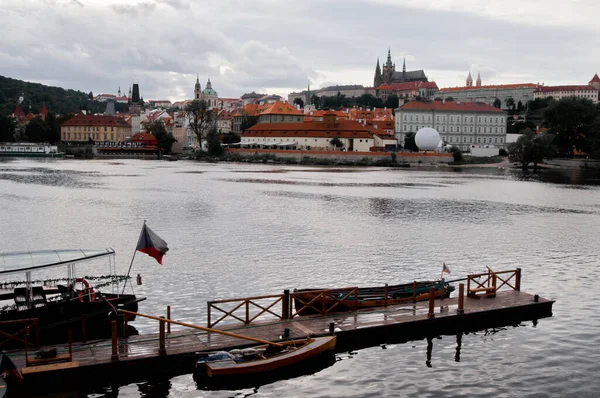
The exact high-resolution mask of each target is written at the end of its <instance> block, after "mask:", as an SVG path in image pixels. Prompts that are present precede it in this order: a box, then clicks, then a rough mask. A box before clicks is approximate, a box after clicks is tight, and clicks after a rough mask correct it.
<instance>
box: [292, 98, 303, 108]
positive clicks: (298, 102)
mask: <svg viewBox="0 0 600 398" xmlns="http://www.w3.org/2000/svg"><path fill="white" fill-rule="evenodd" d="M293 103H294V105H300V108H304V101H302V98H300V97H298V98H294V102H293Z"/></svg>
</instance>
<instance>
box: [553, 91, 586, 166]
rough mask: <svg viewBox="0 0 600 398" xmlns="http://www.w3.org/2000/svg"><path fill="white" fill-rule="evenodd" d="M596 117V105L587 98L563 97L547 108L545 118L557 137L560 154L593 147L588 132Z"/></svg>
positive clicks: (568, 153)
mask: <svg viewBox="0 0 600 398" xmlns="http://www.w3.org/2000/svg"><path fill="white" fill-rule="evenodd" d="M596 117H597V110H596V107H595V106H594V104H593V103H592V101H590V100H589V99H585V98H577V97H567V98H562V99H560V100H559V101H556V102H552V103H551V104H550V106H548V108H546V110H545V111H544V120H545V122H546V126H547V127H548V128H549V131H550V133H552V134H553V135H554V136H555V137H556V140H555V142H556V146H557V147H558V153H559V155H561V156H564V155H567V156H571V155H573V150H574V149H577V150H580V151H584V152H587V151H589V150H590V149H591V140H590V139H588V138H587V137H586V133H587V131H588V129H589V128H590V125H591V124H592V122H593V121H594V119H595V118H596Z"/></svg>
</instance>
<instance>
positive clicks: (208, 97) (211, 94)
mask: <svg viewBox="0 0 600 398" xmlns="http://www.w3.org/2000/svg"><path fill="white" fill-rule="evenodd" d="M194 99H197V100H204V101H206V104H207V105H208V108H209V109H212V108H216V107H217V106H218V102H219V95H218V94H217V92H216V91H215V90H214V89H213V88H212V83H211V82H210V77H209V78H208V81H207V82H206V88H205V89H204V90H201V87H200V79H199V78H198V77H197V76H196V85H195V86H194Z"/></svg>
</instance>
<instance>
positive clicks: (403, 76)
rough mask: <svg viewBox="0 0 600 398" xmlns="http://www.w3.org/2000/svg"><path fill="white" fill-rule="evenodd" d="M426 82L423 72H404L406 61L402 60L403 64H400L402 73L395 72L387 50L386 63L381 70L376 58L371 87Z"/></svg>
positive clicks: (394, 66)
mask: <svg viewBox="0 0 600 398" xmlns="http://www.w3.org/2000/svg"><path fill="white" fill-rule="evenodd" d="M426 81H427V76H425V72H424V71H423V70H412V71H408V72H407V71H406V59H404V62H403V63H402V72H396V64H393V63H392V55H391V53H390V50H389V49H388V55H387V61H386V62H385V64H384V65H383V68H381V67H380V66H379V58H377V66H376V67H375V79H374V81H373V87H379V86H380V85H382V84H394V83H404V82H426Z"/></svg>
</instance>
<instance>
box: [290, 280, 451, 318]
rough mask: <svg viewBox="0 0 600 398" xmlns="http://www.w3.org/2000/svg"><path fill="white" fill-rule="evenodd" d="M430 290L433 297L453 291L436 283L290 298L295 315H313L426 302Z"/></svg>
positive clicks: (303, 292) (302, 292) (307, 292)
mask: <svg viewBox="0 0 600 398" xmlns="http://www.w3.org/2000/svg"><path fill="white" fill-rule="evenodd" d="M431 288H433V289H434V292H435V296H436V297H437V298H442V297H443V298H448V297H450V293H451V292H452V291H454V286H452V285H450V284H449V283H448V282H445V281H443V280H439V281H418V282H412V283H405V284H400V285H390V286H387V285H385V286H377V287H363V288H343V289H335V288H334V289H296V290H294V294H293V297H294V305H295V307H296V312H297V314H298V315H314V314H324V313H329V312H344V311H354V310H358V309H364V308H370V307H380V306H384V305H393V304H402V303H407V302H411V301H423V300H428V299H429V292H430V289H431Z"/></svg>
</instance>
